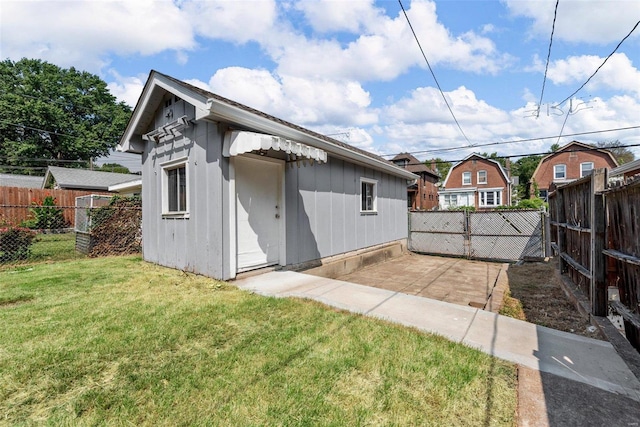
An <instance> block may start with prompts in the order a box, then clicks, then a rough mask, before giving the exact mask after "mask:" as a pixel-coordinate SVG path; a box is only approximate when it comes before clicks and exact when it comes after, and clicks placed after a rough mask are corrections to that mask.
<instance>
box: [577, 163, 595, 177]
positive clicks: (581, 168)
mask: <svg viewBox="0 0 640 427" xmlns="http://www.w3.org/2000/svg"><path fill="white" fill-rule="evenodd" d="M584 165H591V169H589V173H591V171H592V170H593V168H594V166H595V165H594V164H593V162H582V163H580V178H584V176H585V175H584V168H583V166H584Z"/></svg>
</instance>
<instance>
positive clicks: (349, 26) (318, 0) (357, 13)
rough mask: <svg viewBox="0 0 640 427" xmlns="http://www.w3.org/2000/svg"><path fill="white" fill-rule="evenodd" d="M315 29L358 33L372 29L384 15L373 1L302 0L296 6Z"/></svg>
mask: <svg viewBox="0 0 640 427" xmlns="http://www.w3.org/2000/svg"><path fill="white" fill-rule="evenodd" d="M296 8H297V9H299V10H301V11H302V12H303V13H304V14H305V16H306V18H307V20H308V21H309V24H310V25H311V26H312V28H313V29H315V30H316V31H320V32H333V31H348V32H352V33H355V32H358V31H361V30H365V29H367V28H369V27H370V25H371V23H372V22H374V21H376V20H378V19H379V18H380V15H381V14H382V13H381V11H380V9H378V8H376V7H375V6H374V2H373V0H350V1H348V2H339V4H336V2H335V1H334V0H302V1H300V2H299V3H297V4H296Z"/></svg>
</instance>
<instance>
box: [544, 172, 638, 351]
mask: <svg viewBox="0 0 640 427" xmlns="http://www.w3.org/2000/svg"><path fill="white" fill-rule="evenodd" d="M549 212H550V214H551V226H552V230H553V232H554V233H553V235H554V239H553V240H554V243H553V244H552V247H553V248H554V251H555V252H556V253H557V254H558V255H559V256H560V271H561V272H562V273H566V274H567V275H568V276H569V277H570V278H571V280H572V281H573V283H575V284H576V285H577V286H578V287H579V288H580V289H581V290H582V291H583V292H584V294H585V295H586V296H587V297H588V299H589V301H590V303H591V314H593V315H595V316H606V315H607V312H608V309H609V308H610V307H612V308H613V309H614V311H616V312H617V313H618V314H619V315H621V316H622V317H623V318H624V326H625V335H626V337H627V339H628V340H629V342H630V343H631V344H632V345H633V346H634V347H635V348H636V349H638V350H640V327H639V325H640V306H639V295H640V239H639V236H638V235H639V233H640V176H637V177H636V178H632V179H630V180H628V181H627V182H625V183H616V184H609V183H608V180H607V171H606V169H598V170H594V171H593V172H592V175H590V176H588V177H585V178H583V179H580V180H578V181H574V182H572V183H569V184H565V185H562V186H560V187H558V188H557V189H556V190H555V191H553V192H552V193H551V194H550V195H549ZM609 288H615V289H617V291H618V295H619V298H620V301H619V302H613V301H612V302H609V301H608V294H609V292H608V291H609Z"/></svg>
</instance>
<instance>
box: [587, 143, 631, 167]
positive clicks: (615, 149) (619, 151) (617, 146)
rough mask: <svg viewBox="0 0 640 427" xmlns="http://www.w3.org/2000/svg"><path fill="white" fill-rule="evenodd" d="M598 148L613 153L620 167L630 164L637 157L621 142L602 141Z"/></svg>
mask: <svg viewBox="0 0 640 427" xmlns="http://www.w3.org/2000/svg"><path fill="white" fill-rule="evenodd" d="M596 146H597V147H598V148H606V149H607V150H609V151H611V154H613V157H615V159H616V160H617V161H618V164H619V165H623V164H625V163H629V162H632V161H634V160H635V158H636V156H635V154H633V151H631V150H629V149H628V148H626V147H624V144H622V143H621V142H620V141H618V140H615V141H600V142H598V143H597V144H596Z"/></svg>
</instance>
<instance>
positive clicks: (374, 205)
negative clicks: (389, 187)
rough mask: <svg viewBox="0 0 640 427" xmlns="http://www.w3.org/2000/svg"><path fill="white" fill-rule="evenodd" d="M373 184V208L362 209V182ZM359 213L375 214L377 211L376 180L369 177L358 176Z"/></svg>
mask: <svg viewBox="0 0 640 427" xmlns="http://www.w3.org/2000/svg"><path fill="white" fill-rule="evenodd" d="M363 183H367V184H373V210H363V209H362V184H363ZM359 199H360V200H359V203H360V213H361V214H376V213H378V180H376V179H371V178H364V177H360V197H359Z"/></svg>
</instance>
